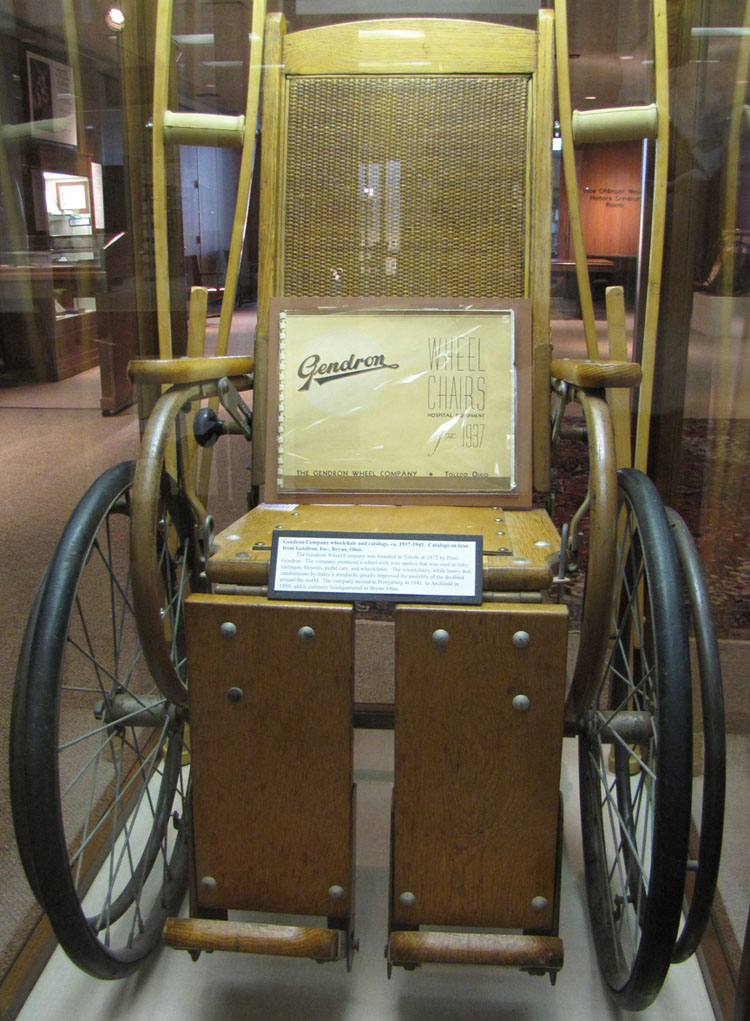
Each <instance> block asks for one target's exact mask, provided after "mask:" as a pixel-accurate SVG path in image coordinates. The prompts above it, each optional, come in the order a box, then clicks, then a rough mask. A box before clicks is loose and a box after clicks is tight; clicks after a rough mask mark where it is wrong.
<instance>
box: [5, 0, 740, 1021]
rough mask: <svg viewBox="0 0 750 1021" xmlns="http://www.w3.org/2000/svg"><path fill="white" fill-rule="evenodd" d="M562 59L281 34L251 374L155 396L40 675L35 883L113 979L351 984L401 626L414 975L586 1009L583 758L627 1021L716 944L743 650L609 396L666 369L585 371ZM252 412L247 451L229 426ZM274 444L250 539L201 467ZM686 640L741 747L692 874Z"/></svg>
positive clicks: (31, 744) (85, 553)
mask: <svg viewBox="0 0 750 1021" xmlns="http://www.w3.org/2000/svg"><path fill="white" fill-rule="evenodd" d="M552 37H553V18H552V15H551V13H550V12H548V11H542V12H540V19H539V25H538V31H529V30H524V29H518V28H507V27H503V26H498V25H487V24H480V23H477V22H459V21H447V20H440V19H435V20H430V19H398V20H390V21H379V22H360V23H356V24H353V25H337V26H333V27H327V28H319V29H311V30H306V31H300V32H295V33H291V34H289V35H287V34H286V33H285V27H284V23H283V20H282V19H281V18H280V16H276V15H273V16H270V17H269V19H268V20H267V22H266V27H265V57H264V64H265V68H266V70H265V77H264V85H263V88H264V103H263V130H262V134H263V164H262V169H261V173H262V193H261V194H262V210H263V214H262V215H263V223H262V227H261V279H260V293H259V304H258V327H257V336H256V342H255V350H254V356H253V358H252V359H251V358H249V357H248V358H245V357H242V358H233V357H217V358H211V359H206V358H188V359H168V358H165V359H162V360H158V361H153V362H149V361H142V362H136V363H134V364H133V365H132V366H131V372H132V376H133V378H134V379H135V381H136V382H140V383H151V384H154V383H158V384H162V385H164V386H166V390H165V392H164V394H163V396H162V397H161V398H160V399H159V401H158V403H157V405H156V407H155V410H154V411H153V413H152V415H151V417H150V419H149V422H148V425H147V428H146V431H145V434H144V438H143V448H142V454H141V457H140V459H139V461H138V464H137V467H136V466H134V465H133V464H130V463H126V464H121V465H117V466H115V467H113V468H112V469H111V470H109V471H108V472H106V473H105V474H104V475H103V476H101V477H100V478H99V479H98V480H97V481H96V482H95V483H94V484H93V486H92V487H91V489H90V490H89V491H88V493H87V494H86V495H85V496H84V498H83V500H82V501H81V503H80V504H79V506H78V508H77V510H76V511H75V513H74V515H73V517H72V518H71V520H70V523H69V525H68V526H67V528H66V530H65V533H64V535H63V537H62V539H61V540H60V545H59V547H58V550H57V552H56V554H55V556H54V558H53V560H52V562H51V564H50V566H49V569H48V571H47V574H46V576H45V579H44V582H43V583H42V586H41V588H40V590H39V593H38V595H37V598H36V602H35V604H34V607H33V609H32V611H31V615H30V619H29V624H28V628H27V631H26V635H25V639H24V643H23V648H22V652H21V656H20V661H19V666H18V675H17V684H16V696H15V707H14V718H13V733H12V743H11V744H12V746H11V761H12V778H13V781H12V800H13V810H14V818H15V825H16V831H17V837H18V844H19V848H20V851H21V855H22V859H23V862H24V865H25V868H26V872H27V875H28V879H29V882H30V884H31V886H32V887H33V889H34V892H35V894H36V896H37V898H38V899H39V901H40V903H41V904H42V906H43V907H44V909H45V910H46V911H47V913H48V915H49V918H50V920H51V922H52V925H53V927H54V930H55V933H56V935H57V936H58V938H59V940H60V943H61V944H62V946H63V947H64V949H65V950H66V951H67V953H68V954H69V955H70V957H71V958H72V959H73V960H74V961H75V962H76V963H77V964H78V965H80V966H81V967H82V968H84V969H85V970H87V971H88V972H89V973H91V974H92V975H95V976H99V977H102V978H115V977H120V976H123V975H127V974H129V973H130V972H131V971H133V970H134V969H135V968H136V967H138V965H139V964H140V962H141V961H142V960H143V959H144V958H145V957H146V956H147V955H148V954H149V953H150V952H151V951H152V950H153V949H154V948H155V947H157V946H158V945H160V944H161V943H162V941H164V942H166V943H167V944H168V945H170V946H172V947H177V948H183V949H186V950H189V951H190V952H191V953H193V954H194V955H195V954H198V953H200V952H201V951H203V950H216V949H226V950H234V951H244V952H248V953H262V954H280V955H287V956H298V957H308V958H314V959H315V960H318V961H335V960H341V959H343V960H346V962H347V964H348V966H350V967H351V965H352V960H353V957H354V954H355V951H356V949H357V946H358V944H357V939H356V935H355V925H354V919H355V885H356V883H355V869H354V836H353V834H354V819H355V807H356V790H355V787H354V785H353V782H352V733H353V730H352V728H353V725H355V724H356V723H357V722H358V719H359V718H358V715H357V706H356V704H355V702H354V698H353V690H352V670H353V667H352V663H353V654H354V652H353V636H354V621H355V617H356V616H357V613H358V612H359V611H360V610H361V607H362V604H363V603H364V604H368V603H369V602H371V601H373V600H380V601H382V602H383V603H384V604H386V605H387V606H388V607H389V608H390V609H389V612H390V614H391V619H392V621H393V627H394V629H395V641H396V667H395V705H394V721H395V722H394V727H395V741H396V758H395V781H394V790H393V807H392V833H391V847H392V863H391V893H390V905H389V913H390V923H389V932H388V934H387V966H388V969H389V970H390V968H391V967H393V966H403V967H405V968H413V967H417V966H419V965H420V964H423V963H436V962H437V963H440V962H446V963H452V962H454V963H475V964H485V965H506V966H512V967H516V968H521V969H524V970H527V971H529V972H530V973H532V974H549V975H550V976H551V978H552V979H553V981H554V977H555V975H556V973H557V971H558V970H559V969H560V968H561V967H562V964H563V943H562V939H561V936H560V933H559V931H558V928H559V927H558V917H559V891H560V859H561V834H562V830H561V801H560V796H559V790H558V787H559V775H560V757H561V748H562V740H563V736H564V734H569V735H577V739H578V743H579V748H580V788H581V807H582V818H583V839H584V846H585V859H586V882H587V887H588V900H589V911H590V916H591V923H592V926H593V929H594V932H595V937H596V944H597V950H598V953H599V955H600V964H601V969H602V972H603V975H604V978H605V980H606V982H607V984H608V986H609V988H610V990H611V992H612V995H613V997H614V998H615V1000H616V1001H617V1002H618V1003H619V1004H620V1005H621V1006H624V1007H627V1008H632V1009H638V1008H642V1007H644V1006H647V1005H648V1003H650V1002H651V1000H652V999H653V997H654V996H655V995H656V993H657V992H658V990H659V988H660V986H661V984H662V982H663V979H664V977H665V975H666V972H667V969H668V967H669V964H670V962H671V961H678V960H682V959H684V958H685V957H687V956H689V955H690V954H691V953H692V952H693V951H694V950H695V948H696V946H697V944H698V942H699V940H700V938H701V934H702V931H703V927H704V925H705V922H706V919H707V916H708V911H709V909H710V904H711V900H712V897H713V891H714V886H715V881H716V873H717V869H718V857H719V849H720V840H721V837H720V834H721V820H722V810H723V759H722V754H723V744H722V742H723V729H722V728H723V720H722V716H721V688H720V678H719V668H718V658H717V653H716V640H715V637H714V635H713V631H712V627H711V620H710V610H709V606H708V599H707V593H706V585H705V581H704V580H703V576H702V573H701V571H700V567H699V564H698V561H697V556H696V553H695V548H694V546H693V545H692V542H691V540H690V537H689V536H688V535H687V532H686V530H685V529H684V527H683V526H682V524H681V522H680V521H679V519H678V518H677V517H676V516H675V515H673V514H672V513H671V512H666V511H665V509H664V508H663V506H662V504H661V501H660V499H659V497H658V495H657V493H656V491H655V489H654V487H653V486H652V484H651V483H650V482H649V480H648V479H647V477H646V476H645V475H643V474H641V473H639V472H637V471H635V470H633V469H623V470H620V471H619V472H618V470H617V464H616V459H615V444H614V435H613V428H612V423H611V416H610V412H609V406H608V403H607V397H606V391H607V390H610V391H613V390H616V389H622V388H625V389H628V388H632V387H635V386H637V385H638V384H639V382H640V378H641V370H640V366H638V365H635V364H632V363H629V362H625V361H621V362H601V361H595V360H591V361H569V360H567V361H566V360H556V361H552V360H551V345H550V341H549V260H550V223H551V189H550V151H551V147H550V139H551V136H552V86H553V81H552V52H551V47H552V44H553V38H552ZM551 382H552V391H551ZM250 390H252V395H253V397H252V400H253V409H252V414H251V412H250V409H249V408H248V405H247V404H246V402H245V400H244V399H243V397H242V393H243V392H245V393H246V394H247V392H248V391H250ZM551 392H552V393H554V402H556V411H557V413H556V415H555V417H554V419H553V422H554V424H553V425H552V426H551V424H550V409H551V406H552V403H553V401H552V398H551ZM217 397H218V398H219V400H220V401H221V404H222V406H223V407H224V408H225V409H226V413H227V415H228V418H227V419H226V421H224V422H223V423H222V422H221V421H220V420H219V419H218V416H217V415H216V413H215V411H214V410H213V409H212V408H210V407H208V408H206V407H201V405H205V402H206V401H207V400H215V399H216V398H217ZM248 400H250V398H249V396H248ZM571 401H575V402H578V403H579V404H580V406H581V408H582V411H583V415H584V416H585V429H584V430H583V432H582V433H581V435H582V438H583V439H584V440H585V442H586V443H587V445H588V458H589V482H588V495H587V497H586V502H585V505H584V507H583V508H582V511H581V513H580V514H578V515H576V519H575V521H574V522H573V523H572V530H573V532H575V533H577V532H578V531H583V532H585V533H586V535H587V540H588V562H587V567H586V580H585V596H584V600H583V608H582V618H581V625H580V636H579V638H578V651H577V655H576V659H575V668H574V671H573V674H572V679H571V680H570V682H566V660H567V655H568V632H569V623H568V608H567V606H566V604H565V602H564V601H563V600H562V599H561V598H560V596H561V594H562V592H563V591H564V590H565V588H566V586H567V585H568V583H569V581H570V571H571V569H572V568H573V567H575V565H574V564H572V563H571V561H570V556H569V552H568V549H569V543H568V540H567V537H566V535H563V536H562V537H561V535H560V534H559V533H558V530H557V529H556V527H555V526H554V524H553V522H552V519H551V518H550V516H549V514H548V512H547V510H546V509H545V508H544V497H545V495H546V494H548V493H549V491H550V462H551V453H550V451H551V449H552V447H553V441H554V440H555V439H556V438H557V436H558V435H559V434H560V432H561V431H562V432H565V430H566V424H565V420H564V419H563V417H562V414H561V412H562V411H563V410H564V406H565V404H566V403H568V402H571ZM199 409H200V410H199ZM251 420H252V439H253V467H252V471H253V499H252V501H251V502H252V504H253V506H252V509H250V510H249V511H248V512H247V513H246V514H244V515H243V516H242V517H241V518H240V519H239V520H238V521H237V522H235V524H233V525H232V526H231V527H230V528H227V529H225V530H223V531H222V532H221V533H219V534H218V535H215V534H214V528H213V522H212V519H211V516H210V514H209V513H208V512H207V509H206V507H205V497H204V496H203V495H202V494H201V492H200V487H199V485H198V482H197V481H196V480H197V477H198V473H197V471H196V451H197V446H196V442H195V440H194V438H193V436H194V435H197V436H198V437H199V438H200V440H201V442H203V443H210V442H213V441H214V440H215V439H217V438H218V436H219V435H220V434H222V433H227V432H234V433H239V434H244V435H245V436H246V437H247V438H249V437H250V433H251ZM196 423H197V424H196ZM222 442H224V441H222ZM532 490H534V491H535V492H536V493H537V494H541V499H536V500H535V499H534V498H533V495H532ZM261 501H262V502H261ZM373 548H375V549H376V553H377V555H374V554H373V553H372V550H373ZM404 550H406V551H407V552H404ZM373 557H374V559H373ZM362 562H364V563H365V567H364V568H362V567H361V564H362ZM382 565H385V566H384V567H382ZM467 577H468V581H467V580H466V579H467ZM685 593H686V594H687V597H686V598H685ZM689 619H692V624H693V633H694V638H695V644H696V646H697V652H698V660H699V667H698V669H697V671H696V682H695V683H696V689H697V690H700V692H701V694H702V712H703V715H704V727H703V733H704V741H705V746H706V756H705V757H706V779H705V788H704V809H703V816H702V821H701V824H700V832H699V847H698V853H697V855H694V856H693V857H691V858H690V859H689V857H688V841H689V836H690V820H691V796H692V783H691V761H692V743H693V729H692V722H691V719H692V711H693V700H694V699H693V691H692V684H691V662H690V654H689V641H688V635H689ZM699 708H700V706H699ZM688 872H690V873H694V876H693V879H694V882H692V886H693V894H692V900H691V903H690V906H689V908H688V909H687V910H686V914H685V917H684V920H683V921H681V918H682V910H683V898H684V894H685V886H686V874H687V873H688ZM186 888H187V889H188V891H189V906H190V909H189V917H187V918H179V917H176V916H177V914H178V911H179V907H180V904H181V902H182V899H183V896H184V893H185V890H186ZM230 911H253V912H260V913H265V914H266V916H267V919H268V920H264V921H256V922H237V921H232V920H230V919H229V917H228V916H229V912H230ZM290 915H294V916H304V918H305V922H304V924H300V923H299V921H296V922H295V924H288V923H287V922H285V921H283V919H282V921H279V918H278V916H290Z"/></svg>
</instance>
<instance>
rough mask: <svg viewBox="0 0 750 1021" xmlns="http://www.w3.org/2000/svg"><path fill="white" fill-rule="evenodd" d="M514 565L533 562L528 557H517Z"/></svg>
mask: <svg viewBox="0 0 750 1021" xmlns="http://www.w3.org/2000/svg"><path fill="white" fill-rule="evenodd" d="M513 563H514V564H530V563H531V561H530V560H529V559H528V557H516V558H515V560H514V561H513Z"/></svg>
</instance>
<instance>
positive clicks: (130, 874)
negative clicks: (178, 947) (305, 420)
mask: <svg viewBox="0 0 750 1021" xmlns="http://www.w3.org/2000/svg"><path fill="white" fill-rule="evenodd" d="M133 469H134V466H133V465H132V464H123V465H118V466H116V467H115V468H113V469H110V470H109V471H108V472H105V473H104V475H103V476H101V477H100V479H98V480H97V482H95V483H94V484H93V486H92V487H91V488H90V490H89V491H88V493H87V494H86V495H85V496H84V498H83V499H82V500H81V503H80V504H79V505H78V507H77V508H76V511H75V512H74V514H73V517H72V518H71V521H70V522H69V525H68V526H67V528H66V530H65V532H64V534H63V536H62V538H61V540H60V544H59V546H58V550H57V552H56V554H55V556H54V558H53V560H52V563H51V564H50V567H49V570H48V573H47V577H46V581H45V583H44V587H43V589H42V591H41V593H40V595H39V597H38V603H37V604H35V612H34V614H33V615H32V619H31V620H30V623H29V628H30V629H33V631H34V640H33V641H32V640H30V639H29V640H28V641H27V642H26V652H25V654H24V657H23V663H22V666H21V665H20V666H19V680H18V681H17V683H18V684H19V685H20V686H21V687H22V689H23V694H24V701H23V712H22V713H21V712H19V713H16V716H15V719H14V724H13V728H12V729H13V734H12V744H13V747H14V754H15V755H16V757H17V758H18V759H19V760H20V761H23V762H24V763H25V765H24V783H23V792H22V794H23V797H24V798H25V800H26V801H27V803H28V804H29V805H33V806H34V808H33V811H29V810H25V812H24V813H23V815H22V813H21V811H20V810H19V812H18V813H17V815H18V817H19V818H22V819H23V821H24V824H25V825H26V827H27V830H28V834H27V836H26V837H25V839H26V841H27V846H28V848H29V853H28V855H27V858H28V860H29V865H28V867H27V871H28V872H29V874H30V877H31V878H32V879H33V883H32V885H34V886H35V891H36V892H37V895H38V896H39V898H40V900H42V902H43V904H44V907H45V909H46V911H47V913H48V915H49V917H50V921H51V923H52V926H53V929H54V930H55V935H56V936H57V937H58V939H59V941H60V943H61V945H62V946H63V948H64V949H65V950H66V952H67V953H68V954H69V956H70V957H71V958H72V959H73V960H74V961H75V963H76V964H78V965H79V966H80V967H81V968H83V969H85V970H86V971H88V972H89V973H90V974H92V975H95V976H98V977H102V978H114V977H121V976H123V975H126V974H129V973H130V972H131V971H133V970H134V968H135V967H137V965H138V963H139V961H140V960H142V959H143V957H145V956H146V955H147V954H148V953H150V952H151V951H152V950H153V949H155V948H156V947H157V946H158V945H159V944H160V942H161V930H162V926H163V921H164V918H165V917H166V915H167V913H169V912H174V911H176V910H177V908H178V905H179V901H180V899H181V897H182V894H183V892H184V888H185V883H186V879H187V852H186V845H185V833H184V826H183V819H184V814H185V813H184V799H185V781H184V778H183V776H182V773H183V767H182V748H183V744H182V741H183V739H182V733H183V729H184V728H183V723H182V715H181V711H180V710H177V709H176V708H175V707H174V706H172V705H170V704H169V702H168V701H167V699H166V698H165V697H164V696H162V695H161V693H160V691H159V690H158V688H156V687H155V685H154V681H153V679H152V677H151V675H150V672H149V670H148V667H147V664H146V660H145V657H144V655H143V651H142V648H141V637H140V634H139V629H138V626H137V621H136V616H135V603H134V601H133V598H132V574H131V567H130V515H131V510H132V506H131V501H130V489H131V486H132V484H133ZM175 499H176V498H175ZM185 520H188V519H187V518H185ZM178 538H179V536H178ZM181 545H182V541H180V542H179V543H177V544H175V542H174V540H173V541H172V552H170V548H169V546H168V545H167V544H166V543H165V546H164V557H163V558H161V562H160V565H159V571H160V577H161V578H162V579H163V580H164V586H165V594H166V592H167V590H169V601H170V610H169V616H170V632H171V634H170V637H169V639H168V641H169V643H170V644H171V643H172V642H173V641H175V645H174V648H175V650H177V651H179V657H180V658H182V657H183V655H184V653H183V651H182V647H181V643H182V638H181V633H182V602H183V600H184V597H185V596H186V595H187V594H188V593H189V592H190V590H191V569H190V564H189V563H186V564H181V563H180V562H179V561H176V560H175V559H173V552H174V550H179V549H180V546H181ZM155 566H156V565H155ZM173 580H174V582H175V584H174V585H172V581H173ZM168 587H169V588H168ZM165 606H166V600H165ZM173 635H174V636H180V637H178V638H176V639H173ZM165 640H166V639H165ZM50 741H51V742H52V743H50ZM26 763H28V764H27V765H26ZM50 763H53V766H52V767H51V766H50Z"/></svg>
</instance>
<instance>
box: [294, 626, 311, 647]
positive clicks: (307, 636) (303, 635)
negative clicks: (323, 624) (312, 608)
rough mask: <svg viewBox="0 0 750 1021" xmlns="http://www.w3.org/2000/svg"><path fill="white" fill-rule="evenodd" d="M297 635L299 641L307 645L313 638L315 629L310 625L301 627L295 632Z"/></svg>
mask: <svg viewBox="0 0 750 1021" xmlns="http://www.w3.org/2000/svg"><path fill="white" fill-rule="evenodd" d="M297 637H298V638H299V640H300V641H301V642H305V644H307V645H309V644H310V642H312V641H313V640H314V639H315V629H314V628H311V627H301V628H300V629H299V631H298V632H297Z"/></svg>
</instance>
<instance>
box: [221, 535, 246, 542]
mask: <svg viewBox="0 0 750 1021" xmlns="http://www.w3.org/2000/svg"><path fill="white" fill-rule="evenodd" d="M241 538H242V536H241V535H225V536H224V539H225V541H226V542H237V540H238V539H241Z"/></svg>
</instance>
